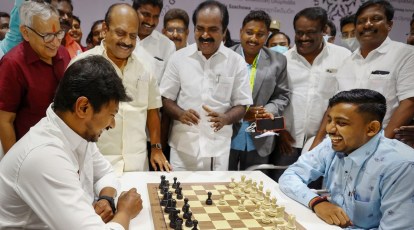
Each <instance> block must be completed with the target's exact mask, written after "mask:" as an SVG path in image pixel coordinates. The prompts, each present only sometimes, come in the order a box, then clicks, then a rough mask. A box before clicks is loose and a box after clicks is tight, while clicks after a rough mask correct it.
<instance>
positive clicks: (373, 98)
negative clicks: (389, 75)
mask: <svg viewBox="0 0 414 230" xmlns="http://www.w3.org/2000/svg"><path fill="white" fill-rule="evenodd" d="M339 103H350V104H354V105H356V106H357V107H358V109H357V112H358V113H363V114H366V115H367V116H366V118H367V120H368V121H374V120H377V121H379V122H380V123H381V125H382V122H383V120H384V117H385V113H386V112H387V103H386V99H385V97H384V96H383V95H382V94H381V93H378V92H377V91H374V90H370V89H352V90H349V91H342V92H339V93H337V94H336V95H335V96H333V97H332V98H331V99H329V107H330V108H332V107H333V106H334V105H337V104H339Z"/></svg>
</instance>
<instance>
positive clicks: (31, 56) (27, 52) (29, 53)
mask: <svg viewBox="0 0 414 230" xmlns="http://www.w3.org/2000/svg"><path fill="white" fill-rule="evenodd" d="M59 48H60V47H59ZM59 48H58V51H57V53H56V55H55V56H54V57H52V63H55V62H56V61H58V60H61V59H63V56H62V54H61V53H60V52H59ZM23 54H24V56H25V60H26V62H27V64H32V63H34V62H37V61H42V60H41V59H40V58H39V55H38V54H37V53H36V52H35V51H34V50H33V48H32V46H31V45H30V43H29V42H28V41H23ZM42 62H43V61H42Z"/></svg>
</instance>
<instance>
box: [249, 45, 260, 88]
mask: <svg viewBox="0 0 414 230" xmlns="http://www.w3.org/2000/svg"><path fill="white" fill-rule="evenodd" d="M259 54H260V53H259ZM259 54H257V56H256V57H255V58H254V61H253V64H252V68H251V70H250V90H251V91H252V93H253V87H254V81H255V80H256V70H257V59H258V58H259Z"/></svg>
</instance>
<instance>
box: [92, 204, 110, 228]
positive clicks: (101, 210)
mask: <svg viewBox="0 0 414 230" xmlns="http://www.w3.org/2000/svg"><path fill="white" fill-rule="evenodd" d="M93 208H94V209H95V212H96V214H98V215H99V216H100V217H101V218H102V220H103V222H105V223H108V222H109V221H111V220H112V218H113V217H114V213H113V212H112V208H111V205H110V204H109V201H107V200H105V199H102V200H99V201H97V202H96V203H95V204H93Z"/></svg>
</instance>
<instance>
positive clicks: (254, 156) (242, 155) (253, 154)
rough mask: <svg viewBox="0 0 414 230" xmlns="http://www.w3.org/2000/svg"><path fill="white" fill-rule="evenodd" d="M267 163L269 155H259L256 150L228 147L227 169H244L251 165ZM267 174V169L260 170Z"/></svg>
mask: <svg viewBox="0 0 414 230" xmlns="http://www.w3.org/2000/svg"><path fill="white" fill-rule="evenodd" d="M260 164H269V156H265V157H261V156H260V155H259V154H258V153H257V151H256V150H253V151H250V152H248V151H240V150H235V149H230V157H229V170H231V171H238V170H245V169H247V168H248V167H250V166H252V165H260ZM262 172H264V173H265V174H267V173H268V172H267V170H262Z"/></svg>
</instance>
